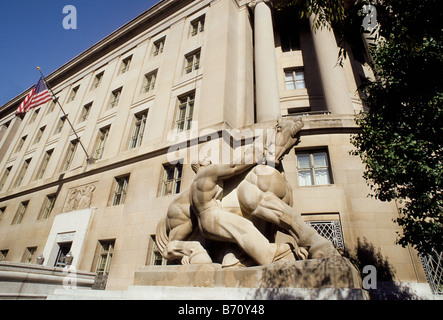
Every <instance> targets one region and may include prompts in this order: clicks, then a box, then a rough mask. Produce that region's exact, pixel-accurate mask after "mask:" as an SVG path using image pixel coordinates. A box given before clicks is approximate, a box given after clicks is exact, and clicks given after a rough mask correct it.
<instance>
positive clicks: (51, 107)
mask: <svg viewBox="0 0 443 320" xmlns="http://www.w3.org/2000/svg"><path fill="white" fill-rule="evenodd" d="M57 100H58V97H57V98H55V99H53V100H52V101H51V102H50V103H49V106H48V111H47V112H46V114H49V113H51V112H52V111H54V108H55V105H56V104H57Z"/></svg>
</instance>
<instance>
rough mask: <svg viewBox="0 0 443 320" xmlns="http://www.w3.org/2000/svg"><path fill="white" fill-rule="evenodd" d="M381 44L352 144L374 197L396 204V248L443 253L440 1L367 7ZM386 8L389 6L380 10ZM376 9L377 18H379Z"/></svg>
mask: <svg viewBox="0 0 443 320" xmlns="http://www.w3.org/2000/svg"><path fill="white" fill-rule="evenodd" d="M372 2H373V3H374V5H375V6H376V8H377V12H381V13H382V14H379V15H378V17H380V18H381V20H380V21H379V23H380V34H381V35H382V36H383V38H384V40H382V41H381V42H380V43H379V44H378V46H377V47H375V48H372V50H371V54H372V58H373V63H374V66H373V67H374V71H375V72H376V74H377V80H375V81H372V82H370V81H369V82H367V83H366V84H365V85H364V87H363V90H364V93H365V96H366V98H364V104H365V105H366V107H367V108H368V111H367V112H362V113H360V114H359V116H358V117H357V124H358V125H359V126H360V128H361V133H359V134H357V135H355V136H354V137H353V138H352V139H351V142H352V143H353V145H354V146H355V147H356V148H357V150H356V151H355V152H353V154H354V155H359V156H360V157H361V159H362V161H363V163H364V164H365V166H366V169H365V173H364V178H365V179H366V180H367V182H368V184H369V185H370V186H371V189H372V190H373V191H374V196H375V197H376V198H378V199H380V200H382V201H392V200H398V201H399V203H400V206H399V218H397V219H396V222H397V223H398V224H399V225H400V226H401V227H402V229H403V232H402V233H401V234H399V239H398V243H399V244H401V245H402V246H406V245H408V244H410V245H412V246H413V247H414V248H416V249H417V250H418V251H419V252H420V253H424V254H426V253H431V252H432V250H436V251H438V252H441V251H443V212H442V210H443V193H442V185H443V162H442V160H443V112H442V111H443V110H442V109H443V107H442V106H443V104H442V103H443V81H442V78H441V75H442V74H443V41H442V25H441V21H442V16H441V10H440V9H439V7H438V4H437V3H438V0H422V1H413V0H392V1H389V2H388V1H372ZM385 3H386V4H385ZM379 8H380V10H379Z"/></svg>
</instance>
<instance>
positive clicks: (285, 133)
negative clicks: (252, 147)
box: [266, 116, 303, 166]
mask: <svg viewBox="0 0 443 320" xmlns="http://www.w3.org/2000/svg"><path fill="white" fill-rule="evenodd" d="M302 128H303V121H302V119H300V118H298V119H297V118H294V117H285V118H283V117H281V116H279V117H278V119H277V124H276V126H275V137H274V139H271V141H269V140H268V148H267V151H268V152H267V155H266V159H267V161H268V163H274V164H275V166H278V165H279V164H280V161H281V160H282V159H283V157H284V156H285V155H286V154H287V153H288V152H289V151H290V150H291V148H292V147H294V146H295V145H296V144H298V143H299V142H300V130H301V129H302ZM268 139H269V137H268Z"/></svg>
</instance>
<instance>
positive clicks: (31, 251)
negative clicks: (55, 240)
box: [22, 247, 37, 263]
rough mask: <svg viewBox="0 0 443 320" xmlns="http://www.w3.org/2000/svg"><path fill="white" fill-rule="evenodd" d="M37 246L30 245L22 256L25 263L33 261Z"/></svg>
mask: <svg viewBox="0 0 443 320" xmlns="http://www.w3.org/2000/svg"><path fill="white" fill-rule="evenodd" d="M36 251H37V247H28V248H26V250H25V253H24V254H23V257H22V262H23V263H32V261H33V258H34V255H35V252H36Z"/></svg>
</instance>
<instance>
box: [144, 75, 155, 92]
mask: <svg viewBox="0 0 443 320" xmlns="http://www.w3.org/2000/svg"><path fill="white" fill-rule="evenodd" d="M156 79H157V70H155V71H153V72H151V73H148V74H146V75H145V80H144V84H143V90H142V93H147V92H149V91H152V90H154V87H155V80H156Z"/></svg>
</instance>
